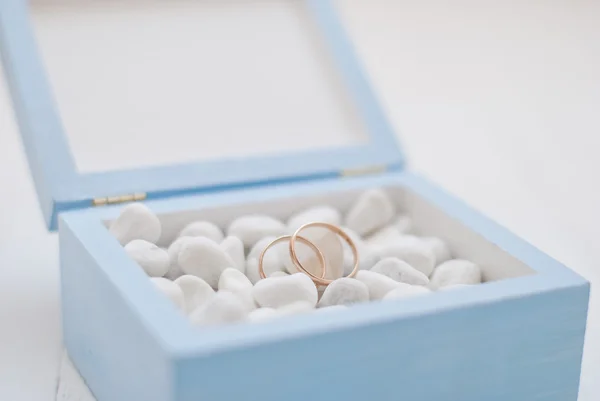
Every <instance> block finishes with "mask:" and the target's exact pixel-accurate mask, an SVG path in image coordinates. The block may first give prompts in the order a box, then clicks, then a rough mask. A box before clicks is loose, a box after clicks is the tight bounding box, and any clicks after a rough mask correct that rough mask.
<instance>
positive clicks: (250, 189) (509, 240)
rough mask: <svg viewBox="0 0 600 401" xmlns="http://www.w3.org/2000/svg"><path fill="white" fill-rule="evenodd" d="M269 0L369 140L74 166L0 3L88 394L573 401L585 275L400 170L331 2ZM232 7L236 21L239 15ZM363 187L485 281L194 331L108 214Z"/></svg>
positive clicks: (7, 61) (23, 9)
mask: <svg viewBox="0 0 600 401" xmlns="http://www.w3.org/2000/svg"><path fill="white" fill-rule="evenodd" d="M159 3H160V2H158V3H150V2H149V3H148V4H154V5H156V4H159ZM81 4H87V3H85V2H83V3H81ZM140 4H142V5H140ZM143 4H144V3H138V5H137V7H141V8H143V7H145V6H143ZM215 4H216V3H215ZM235 4H237V5H236V6H237V7H242V4H244V5H243V7H247V3H235ZM276 4H277V6H275V7H280V6H281V5H284V7H288V6H289V7H292V9H293V10H294V12H297V11H298V10H300V9H302V12H307V13H308V15H309V16H310V18H312V20H313V21H316V26H317V27H318V32H319V34H320V38H321V39H323V42H324V43H325V44H326V49H327V52H326V53H327V54H328V55H329V56H331V58H332V60H333V63H334V65H335V67H336V68H337V72H338V73H339V74H338V75H337V76H338V78H341V82H343V84H344V87H345V90H346V91H347V93H348V96H347V97H348V98H350V99H351V100H352V103H353V105H354V107H355V109H356V110H357V115H358V116H359V117H360V119H361V121H362V124H364V130H365V132H366V138H367V140H366V141H364V142H357V143H354V144H353V145H352V146H334V147H329V148H322V149H319V150H306V151H301V152H287V153H281V154H276V155H273V154H269V155H262V156H253V157H237V158H227V159H222V160H212V161H204V162H197V161H190V162H188V163H179V164H170V165H158V166H150V167H140V168H120V169H119V168H117V169H112V170H110V171H85V170H87V169H82V168H81V167H82V164H81V163H80V162H79V160H78V159H77V158H78V156H77V154H76V151H74V150H73V149H71V147H72V146H73V145H74V142H73V141H72V140H71V142H70V141H69V139H68V138H67V135H66V133H65V130H64V129H63V127H62V123H61V118H59V113H58V111H57V107H56V105H55V98H54V95H52V91H51V89H50V84H49V80H48V77H47V73H46V67H45V66H43V63H42V58H41V57H40V55H39V54H38V47H37V45H36V40H35V39H34V33H33V29H34V28H33V24H32V23H31V21H30V12H29V9H28V5H27V4H26V3H25V2H24V1H22V0H3V1H1V2H0V47H1V50H2V61H3V65H4V70H5V73H6V76H7V81H8V84H9V87H10V90H11V94H12V97H13V100H14V108H15V112H16V115H17V118H18V122H19V126H20V129H21V132H22V135H23V142H24V145H25V149H26V151H27V154H28V157H29V163H30V168H31V172H32V175H33V177H34V180H35V184H36V188H37V191H38V195H39V198H40V203H41V207H42V210H43V214H44V217H45V218H46V223H47V225H48V227H49V229H50V230H54V229H56V228H57V227H58V230H59V238H60V255H61V277H62V309H63V328H64V339H65V344H66V347H67V349H68V351H69V354H70V356H71V358H72V359H73V361H74V363H75V365H76V366H77V368H78V370H79V371H80V373H81V374H82V376H83V377H84V379H85V381H86V382H87V384H88V385H89V387H90V388H91V390H92V392H93V393H94V394H95V395H96V397H97V398H98V400H99V401H120V400H123V401H137V400H140V401H141V400H144V401H152V400H156V401H159V400H160V401H192V400H194V401H196V400H210V401H225V400H228V401H230V400H241V399H249V400H255V399H256V400H262V401H279V400H282V399H286V400H290V401H291V400H298V401H306V400H313V399H316V400H321V399H323V400H325V399H328V400H348V401H349V400H361V401H364V400H381V401H383V400H398V399H405V400H411V401H421V400H423V401H425V400H427V401H432V400H436V401H438V400H455V401H459V400H460V401H481V400H486V401H496V400H497V401H507V400H510V401H519V400H523V401H532V400H536V401H575V400H576V399H577V392H578V386H579V375H580V367H581V356H582V349H583V340H584V334H585V326H586V317H587V305H588V298H589V283H588V282H586V281H585V280H584V279H582V278H581V277H579V276H578V275H576V274H575V273H573V272H572V271H570V270H569V269H568V268H566V267H564V266H562V265H561V264H559V263H558V262H556V261H554V260H553V259H551V258H550V257H548V256H546V255H545V254H543V253H542V252H540V251H539V250H537V249H535V248H533V247H532V246H530V245H528V244H527V243H526V242H524V241H523V240H521V239H520V238H518V237H516V236H514V235H513V234H511V233H509V232H507V231H506V230H505V229H503V228H501V227H500V226H498V225H497V224H495V223H494V222H492V221H490V220H488V219H486V218H485V217H483V216H481V215H479V214H478V213H476V212H475V211H473V210H471V209H470V208H469V207H468V206H466V205H464V204H463V203H461V202H460V201H459V200H457V199H455V198H453V197H451V196H450V195H448V194H446V193H445V192H443V191H442V190H440V189H438V188H437V187H436V186H435V185H432V184H430V183H428V182H427V181H426V180H424V179H423V178H421V177H419V176H417V175H415V174H413V173H411V172H409V171H407V170H406V169H405V167H404V158H403V156H402V154H401V152H400V150H399V148H398V145H397V144H396V141H395V139H394V134H393V132H392V130H391V128H390V126H389V125H388V123H387V121H386V119H385V116H384V113H383V112H382V110H381V108H380V106H379V105H378V103H377V101H376V99H375V97H374V95H373V93H372V92H371V89H370V87H369V85H368V83H367V81H366V80H365V78H364V76H363V73H362V72H361V69H360V67H359V63H358V62H357V60H356V57H355V55H354V53H353V51H352V48H351V46H350V43H349V40H348V38H347V37H346V34H345V33H344V31H343V29H342V26H341V24H340V22H339V21H338V18H337V16H336V12H335V10H334V9H333V7H332V5H331V4H330V2H329V1H326V0H308V1H304V2H291V1H284V0H281V1H279V2H277V3H276ZM290 4H293V5H292V6H290ZM87 6H89V4H88V5H84V6H83V7H87ZM148 7H149V6H148ZM163 7H164V5H163ZM180 11H181V10H180ZM269 13H270V12H269ZM269 13H267V14H268V15H270V17H269V18H271V19H272V20H277V21H278V19H277V18H276V17H277V16H278V15H279V14H277V13H271V14H269ZM279 16H280V15H279ZM242 17H243V18H242V19H238V20H236V21H237V22H236V26H237V25H239V24H240V23H241V22H240V21H246V19H249V18H250V14H243V16H242ZM238 18H240V17H239V16H238ZM288 22H289V21H288ZM278 23H279V22H278ZM286 26H287V25H286ZM107 32H108V31H107ZM107 34H108V33H107ZM75 51H76V50H74V52H75ZM250 55H251V54H250V53H249V54H248V55H247V56H250ZM61 57H68V56H67V55H66V54H63V55H61ZM224 67H225V66H224ZM225 70H227V69H225ZM309 76H313V77H314V75H310V74H309ZM167 78H168V77H166V78H165V79H167ZM322 78H323V77H321V79H322ZM169 79H171V78H169ZM319 85H320V84H319ZM302 86H303V87H305V86H306V85H302ZM265 92H268V91H265ZM262 95H264V94H262ZM264 96H266V95H264ZM258 97H259V96H258V95H257V98H258ZM173 102H174V103H175V104H176V103H177V99H174V100H173ZM228 112H229V113H233V114H232V116H231V117H232V119H234V120H235V118H236V115H237V114H236V113H235V112H231V111H228ZM242 114H243V113H242V111H240V115H242ZM240 118H241V117H240ZM296 122H297V121H296ZM292 128H293V127H290V130H292ZM326 134H327V133H326V132H318V131H317V137H319V136H321V135H324V136H326ZM199 135H200V134H199ZM242 135H243V134H242ZM217 136H219V133H214V134H212V133H211V134H203V135H201V136H200V138H201V141H203V142H205V143H208V142H209V141H213V140H215V138H216V137H217ZM77 146H80V145H77ZM115 152H118V150H115ZM91 170H94V169H93V168H92V169H91ZM373 187H381V188H385V189H386V190H387V191H388V193H389V194H390V196H391V197H392V198H393V199H394V200H395V201H396V202H397V204H398V206H399V207H400V208H402V209H404V210H405V211H406V212H407V213H409V214H410V215H411V216H412V218H413V219H414V221H415V225H416V227H417V229H418V230H419V231H422V232H425V233H428V234H431V235H436V236H439V237H441V238H443V239H445V240H446V241H448V243H449V244H450V246H451V248H452V250H453V252H454V253H455V255H456V256H458V257H464V258H468V259H470V260H473V261H474V262H476V263H479V264H480V265H481V266H482V267H483V269H484V276H485V279H486V283H485V284H482V285H480V286H475V287H472V288H468V289H463V290H457V291H447V292H437V293H434V294H432V295H430V296H426V297H421V298H412V299H409V300H402V301H398V302H387V303H375V302H373V303H369V304H364V305H359V306H356V307H353V308H350V309H348V310H344V311H340V312H336V313H331V314H311V315H304V316H295V317H289V318H281V319H280V320H276V321H272V322H268V323H265V324H259V325H244V324H238V325H231V326H224V327H217V328H212V329H207V330H205V331H198V330H197V329H194V328H193V327H191V326H190V324H189V323H188V322H187V320H186V319H185V318H184V316H182V315H181V314H180V313H178V311H177V310H176V309H175V307H174V306H172V304H171V303H170V302H169V301H168V300H167V299H165V298H164V297H163V296H162V295H161V294H160V293H158V292H157V291H156V290H155V289H154V288H153V287H152V286H151V283H150V282H149V281H148V280H147V279H146V277H145V275H144V273H143V272H142V271H141V270H140V269H139V268H138V267H137V266H136V265H135V263H134V262H133V261H132V260H130V259H129V258H128V257H127V256H126V254H125V252H124V251H123V249H122V247H121V246H120V245H119V244H118V243H117V241H116V240H115V239H114V238H112V237H111V236H110V235H109V233H108V231H107V229H106V225H107V223H108V222H110V220H111V219H114V218H115V217H116V216H117V215H118V213H119V210H120V208H121V207H122V206H123V204H126V203H127V202H131V201H144V202H145V203H146V204H147V205H148V206H149V207H150V208H152V209H153V210H154V211H155V212H156V213H158V214H159V216H160V219H161V222H162V224H163V235H162V238H161V241H163V242H165V243H167V242H168V241H170V240H172V239H173V238H174V236H175V235H176V233H177V232H178V231H179V230H180V229H181V227H183V225H184V224H185V223H186V222H188V221H190V220H193V219H201V218H202V219H203V218H206V219H210V220H212V221H215V222H216V223H218V224H221V225H225V224H226V223H227V222H228V221H230V220H231V219H232V218H234V217H236V216H239V215H242V214H246V213H250V212H265V213H269V214H272V215H275V216H277V217H280V218H285V217H287V216H289V215H290V214H291V213H293V212H295V211H297V210H300V209H302V208H304V207H307V206H310V205H315V204H321V203H323V202H326V203H330V204H332V205H336V206H338V207H340V208H341V209H347V208H348V207H349V205H350V204H351V203H352V201H353V200H354V199H355V198H356V197H357V196H358V194H359V193H361V191H363V190H364V189H367V188H373Z"/></svg>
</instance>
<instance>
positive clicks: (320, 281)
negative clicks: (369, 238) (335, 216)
mask: <svg viewBox="0 0 600 401" xmlns="http://www.w3.org/2000/svg"><path fill="white" fill-rule="evenodd" d="M310 227H321V228H325V229H327V230H330V231H332V232H333V233H335V234H336V235H338V236H340V237H342V238H343V239H344V241H346V243H347V244H348V246H350V249H351V250H352V256H353V258H354V268H353V269H352V272H351V273H350V274H349V275H348V276H347V277H354V276H355V275H356V273H357V272H358V265H359V259H358V249H357V248H356V245H355V244H354V241H352V238H350V236H349V235H348V234H346V233H345V232H344V230H342V229H341V228H339V227H337V226H335V225H333V224H329V223H323V222H313V223H307V224H304V225H303V226H301V227H300V228H299V229H297V230H296V232H294V234H292V235H284V236H282V237H279V238H276V239H274V240H273V241H272V242H271V243H270V244H269V245H267V246H266V247H265V249H263V251H262V252H261V254H260V256H259V258H258V272H259V274H260V277H261V278H266V274H265V271H264V268H263V260H264V257H265V254H266V253H267V251H268V250H269V249H270V248H271V247H273V246H274V245H276V244H278V243H281V242H284V241H289V252H290V257H291V258H292V262H293V263H294V265H295V266H296V268H297V269H298V271H299V272H302V273H304V274H306V275H308V276H309V277H310V278H311V279H312V281H313V282H314V283H315V284H316V285H322V286H327V285H329V284H331V283H332V282H333V280H335V279H333V280H332V279H326V278H325V275H326V274H327V262H326V260H325V256H324V255H323V252H321V250H320V249H319V248H318V247H317V246H316V245H315V244H313V243H312V242H311V241H310V240H308V239H306V238H305V237H302V236H301V235H300V233H301V232H302V231H303V230H305V229H307V228H310ZM296 241H300V242H301V243H303V244H305V245H308V247H309V248H310V249H311V250H312V251H314V252H315V253H316V255H317V257H318V259H319V264H320V265H321V275H320V276H316V275H314V274H313V273H311V272H309V271H308V270H306V269H305V268H304V266H302V263H301V262H300V260H299V259H298V255H297V254H296Z"/></svg>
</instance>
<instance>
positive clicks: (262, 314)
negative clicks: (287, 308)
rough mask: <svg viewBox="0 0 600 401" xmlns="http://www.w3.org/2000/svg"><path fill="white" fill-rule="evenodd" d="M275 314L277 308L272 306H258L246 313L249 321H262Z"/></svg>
mask: <svg viewBox="0 0 600 401" xmlns="http://www.w3.org/2000/svg"><path fill="white" fill-rule="evenodd" d="M276 316H277V310H276V309H273V308H258V309H254V310H253V311H252V312H250V313H249V314H248V321H250V322H264V321H265V320H270V319H272V318H274V317H276Z"/></svg>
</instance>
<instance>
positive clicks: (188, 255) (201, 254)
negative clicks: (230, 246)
mask: <svg viewBox="0 0 600 401" xmlns="http://www.w3.org/2000/svg"><path fill="white" fill-rule="evenodd" d="M178 261H179V265H180V266H181V269H182V270H183V272H184V273H186V274H192V275H194V276H197V277H200V278H201V279H203V280H204V281H206V282H207V283H208V284H209V285H210V286H211V287H212V288H217V285H218V283H219V277H220V276H221V273H222V272H223V270H225V269H227V268H228V267H234V266H235V262H234V261H233V260H232V259H231V257H230V256H229V255H228V254H227V253H225V251H224V250H223V249H222V248H221V247H220V246H219V244H217V243H216V242H214V241H213V240H211V239H209V238H206V237H192V238H189V239H188V240H187V241H185V242H184V244H183V245H182V247H181V250H180V252H179V257H178Z"/></svg>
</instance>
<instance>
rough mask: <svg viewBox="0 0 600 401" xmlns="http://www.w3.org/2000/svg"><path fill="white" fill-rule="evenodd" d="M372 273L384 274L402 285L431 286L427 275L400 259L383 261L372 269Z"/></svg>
mask: <svg viewBox="0 0 600 401" xmlns="http://www.w3.org/2000/svg"><path fill="white" fill-rule="evenodd" d="M371 271H372V272H375V273H379V274H383V275H384V276H388V277H389V278H391V279H393V280H395V281H399V282H401V283H406V284H412V285H427V284H429V278H428V277H427V276H426V275H425V274H423V273H421V272H420V271H418V270H417V269H415V268H414V267H412V266H411V265H409V264H408V263H406V262H405V261H403V260H400V259H398V258H384V259H381V260H380V261H379V262H377V264H375V266H373V267H372V268H371Z"/></svg>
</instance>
